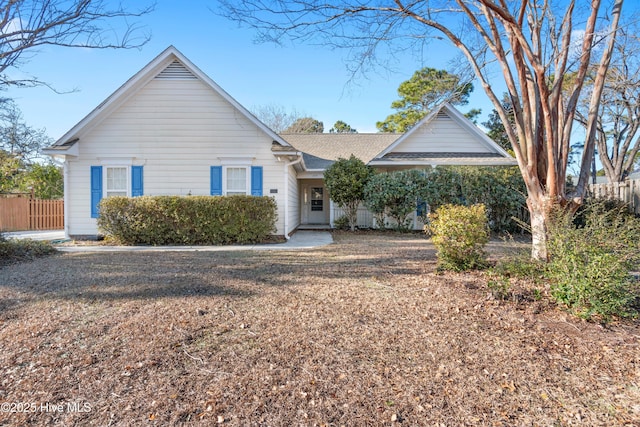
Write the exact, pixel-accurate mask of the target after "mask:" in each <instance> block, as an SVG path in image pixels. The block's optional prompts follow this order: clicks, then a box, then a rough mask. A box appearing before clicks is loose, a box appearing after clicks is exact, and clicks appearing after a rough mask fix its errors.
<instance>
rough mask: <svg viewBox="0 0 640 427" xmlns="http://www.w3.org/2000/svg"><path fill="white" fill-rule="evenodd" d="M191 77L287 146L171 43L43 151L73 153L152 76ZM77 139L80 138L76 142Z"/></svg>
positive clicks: (152, 77)
mask: <svg viewBox="0 0 640 427" xmlns="http://www.w3.org/2000/svg"><path fill="white" fill-rule="evenodd" d="M175 77H180V78H193V79H199V80H201V81H202V82H204V83H205V84H206V85H207V86H208V87H210V88H211V89H212V90H213V91H215V92H216V93H217V94H218V95H220V96H221V97H222V98H223V99H225V100H226V101H227V102H229V103H230V104H231V105H233V107H234V108H235V109H237V110H238V111H239V112H240V113H241V114H242V115H244V116H245V117H246V118H247V119H248V120H249V121H251V122H252V123H253V124H255V125H256V126H257V127H258V128H259V129H260V130H262V131H263V132H264V133H266V134H267V135H269V136H270V137H271V138H272V139H273V140H274V141H276V142H278V143H279V144H280V145H283V146H290V145H289V143H288V142H286V141H285V140H284V139H282V138H281V137H280V136H279V135H278V134H276V133H275V132H274V131H272V130H271V129H270V128H269V127H267V125H265V124H264V123H262V122H261V121H260V120H258V119H257V118H256V117H255V116H254V115H253V114H251V113H250V112H249V110H247V109H246V108H244V107H243V106H242V105H241V104H240V103H239V102H238V101H236V100H235V99H234V98H233V97H232V96H231V95H229V94H228V93H227V92H226V91H224V89H222V88H221V87H220V86H218V84H217V83H216V82H214V81H213V80H212V79H211V78H210V77H209V76H207V75H206V74H205V73H203V72H202V71H201V70H200V69H199V68H198V67H196V66H195V65H194V64H193V63H192V62H191V61H189V59H187V57H185V56H184V55H183V54H182V53H181V52H180V51H179V50H178V49H176V48H175V47H174V46H169V47H168V48H166V49H165V50H164V51H163V52H162V53H160V54H159V55H158V56H156V57H155V58H154V59H153V60H152V61H151V62H149V63H148V64H147V65H146V66H145V67H143V68H142V69H141V70H140V71H138V72H137V73H136V74H135V75H133V76H132V77H131V78H130V79H129V80H127V81H126V82H125V83H124V84H123V85H122V86H120V87H119V88H118V89H117V90H116V91H115V92H114V93H112V94H111V95H110V96H109V97H108V98H107V99H105V100H104V101H103V102H102V103H100V104H99V105H98V106H97V107H96V108H94V109H93V111H91V112H90V113H89V114H88V115H87V116H86V117H84V118H83V119H82V120H80V122H78V123H77V124H76V125H75V126H74V127H73V128H71V129H70V130H69V131H68V132H67V133H65V134H64V135H63V136H62V137H61V138H60V139H58V140H57V141H56V142H55V143H54V144H53V146H52V147H50V148H48V149H46V150H43V152H44V153H45V154H52V155H56V154H73V153H71V152H69V148H71V147H73V146H74V144H71V145H69V143H70V142H71V141H74V140H75V141H78V140H79V139H81V138H82V135H83V134H85V133H86V132H87V131H88V130H90V129H92V128H94V127H95V126H96V125H98V124H99V123H100V122H102V120H103V119H105V118H106V117H107V116H108V115H109V114H110V113H111V112H113V111H115V110H116V109H117V108H118V107H119V106H121V105H122V104H124V102H125V101H127V100H128V99H130V98H131V97H132V96H133V95H135V94H136V93H137V92H138V91H139V90H140V89H142V88H143V87H144V86H145V85H146V84H147V83H148V82H149V81H151V80H152V79H154V78H159V79H170V78H175ZM80 142H81V141H80ZM65 147H67V148H65Z"/></svg>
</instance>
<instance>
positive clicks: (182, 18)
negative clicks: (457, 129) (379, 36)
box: [6, 0, 491, 139]
mask: <svg viewBox="0 0 640 427" xmlns="http://www.w3.org/2000/svg"><path fill="white" fill-rule="evenodd" d="M214 5H215V2H212V1H207V0H189V1H188V2H187V1H185V2H176V1H172V0H159V1H158V2H157V5H156V8H155V11H154V12H152V13H151V14H149V15H147V16H144V17H142V18H140V20H139V25H140V26H141V27H142V30H143V31H146V32H150V33H151V41H150V42H149V43H147V44H146V45H144V46H143V47H142V49H141V50H137V49H133V50H91V49H78V48H46V49H44V48H43V49H41V50H40V51H39V52H37V54H36V55H34V56H33V57H32V58H31V60H30V61H29V62H28V63H26V64H25V65H24V66H22V67H21V68H20V70H19V71H17V70H12V71H11V74H12V75H13V76H16V77H18V76H21V75H22V74H21V73H25V74H30V75H35V76H37V77H38V78H40V79H41V80H43V81H45V82H47V83H49V84H51V85H52V86H54V87H55V88H56V89H57V90H58V91H71V90H75V91H74V92H71V93H65V94H57V93H54V92H53V91H51V90H50V89H48V88H45V87H40V88H31V89H11V90H10V91H8V92H7V93H6V96H9V97H11V98H14V99H15V100H16V102H17V103H18V105H19V107H20V108H21V110H22V112H23V114H24V117H25V121H26V122H27V123H28V124H29V125H30V126H33V127H36V128H46V130H47V133H48V134H49V136H51V137H52V138H54V139H57V138H59V137H60V136H62V135H63V134H64V133H65V132H66V131H67V130H69V129H70V128H71V127H72V126H74V125H75V124H76V123H77V122H78V121H80V120H81V119H82V118H83V117H84V116H85V115H87V114H88V113H89V112H90V111H91V110H92V109H93V108H95V107H96V106H97V105H98V104H99V103H101V102H102V101H103V100H104V99H105V98H106V97H107V96H109V95H110V94H111V93H112V92H113V91H115V90H116V89H117V88H118V87H119V86H120V85H122V84H123V83H124V82H125V81H126V80H127V79H128V78H129V77H131V76H132V75H133V74H135V73H136V72H138V71H139V70H140V69H141V68H142V67H144V66H145V65H146V64H147V63H148V62H149V61H151V60H152V59H153V58H154V57H155V56H156V55H158V54H159V53H160V52H162V51H163V50H164V49H165V48H166V47H167V46H169V45H174V46H175V47H176V48H178V49H179V50H180V51H181V52H182V53H183V54H185V55H186V56H187V57H188V58H189V59H190V60H191V61H192V62H193V63H195V64H196V65H197V66H198V67H199V68H200V69H201V70H202V71H204V72H205V73H206V74H207V75H209V76H210V77H211V78H212V79H213V80H214V81H216V83H218V84H219V85H220V86H222V87H223V88H224V89H225V90H226V91H227V92H228V93H229V94H230V95H231V96H233V97H234V98H235V99H236V100H238V101H239V102H240V103H241V104H243V105H244V106H245V107H247V108H248V109H250V110H251V109H253V107H255V106H263V105H268V104H276V105H281V106H283V107H285V108H286V109H287V110H292V109H296V110H297V111H298V112H300V113H305V114H307V115H310V116H312V117H314V118H316V119H318V120H320V121H322V122H324V126H325V131H328V130H329V128H331V126H332V125H333V124H334V123H335V122H336V121H337V120H343V121H345V122H347V123H348V124H350V125H351V126H352V127H354V128H356V129H357V130H358V131H359V132H376V127H375V123H376V121H380V120H383V119H384V118H385V117H386V116H387V115H388V114H390V113H392V110H391V108H390V105H391V102H392V101H393V100H395V99H396V98H397V88H398V85H399V84H400V83H401V82H402V81H404V80H406V79H408V78H409V77H411V75H412V74H413V73H414V71H416V70H417V69H419V68H421V67H425V66H429V67H434V68H447V66H448V61H449V60H450V59H451V58H452V57H453V55H454V54H455V53H456V51H455V49H454V48H452V47H451V46H450V45H448V44H446V43H444V42H439V44H435V45H431V46H430V47H429V48H428V49H426V50H425V51H424V52H423V54H422V55H420V57H416V56H415V55H412V54H411V53H410V52H407V53H406V54H401V55H400V56H399V57H398V61H397V62H396V63H395V64H394V65H393V68H394V69H393V70H387V69H384V68H378V69H376V70H374V71H373V72H371V73H369V74H368V77H367V78H364V77H359V78H357V79H356V80H355V81H350V80H351V77H352V76H351V74H350V72H349V71H348V70H347V67H346V62H345V61H346V60H347V52H344V51H341V50H330V49H328V48H324V47H322V46H309V45H290V44H289V45H286V46H276V45H273V44H256V43H254V36H255V32H254V31H253V30H252V29H250V28H239V27H238V26H237V24H236V23H234V22H231V21H228V20H226V19H224V18H222V17H219V16H217V15H216V14H214V13H213V12H212V11H211V10H210V8H211V7H213V6H214ZM471 107H478V108H482V110H483V115H482V117H481V120H480V121H483V120H484V118H485V117H486V115H487V114H488V113H489V112H490V111H491V105H490V103H489V102H488V100H487V98H486V97H485V95H484V94H483V93H482V89H481V88H479V87H476V90H475V92H474V94H473V95H472V97H471V101H470V103H469V105H468V106H465V107H462V108H461V110H462V111H467V110H468V109H469V108H471Z"/></svg>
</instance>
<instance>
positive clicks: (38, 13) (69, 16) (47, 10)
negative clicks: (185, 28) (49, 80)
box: [0, 0, 153, 87]
mask: <svg viewBox="0 0 640 427" xmlns="http://www.w3.org/2000/svg"><path fill="white" fill-rule="evenodd" d="M152 10H153V5H152V4H151V5H148V6H145V7H143V8H141V9H137V10H130V9H126V8H125V7H124V6H122V5H118V4H117V3H115V4H114V3H113V2H109V1H107V0H3V1H0V87H7V86H36V85H42V84H45V85H46V82H42V81H40V80H38V79H37V77H34V78H28V79H12V78H10V77H9V76H7V74H6V71H7V69H8V68H12V67H13V68H16V67H20V66H21V65H23V64H24V63H25V62H27V61H28V60H29V58H30V57H31V56H32V55H33V54H35V53H36V52H37V50H38V48H40V47H43V46H65V47H84V48H98V49H107V48H113V49H127V48H135V47H140V46H142V45H144V44H145V43H146V42H147V41H148V40H149V35H148V34H144V33H142V32H141V28H139V27H138V26H137V25H136V24H135V23H132V22H130V20H131V19H132V18H136V17H140V16H142V15H144V14H147V13H149V12H151V11H152Z"/></svg>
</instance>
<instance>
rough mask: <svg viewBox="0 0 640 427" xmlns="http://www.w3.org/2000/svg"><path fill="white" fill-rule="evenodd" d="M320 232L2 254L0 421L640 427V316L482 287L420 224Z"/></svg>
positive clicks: (478, 277) (475, 275)
mask: <svg viewBox="0 0 640 427" xmlns="http://www.w3.org/2000/svg"><path fill="white" fill-rule="evenodd" d="M334 238H335V240H336V243H335V244H333V245H330V246H327V247H324V248H319V249H316V250H312V251H306V252H303V251H296V252H293V251H292V252H276V251H273V252H271V251H269V252H251V251H247V252H195V253H194V252H182V253H181V252H168V253H148V252H147V253H142V252H137V253H136V252H131V253H93V254H91V253H75V254H64V255H56V256H52V257H47V258H42V259H38V260H35V261H32V262H27V263H21V264H15V265H10V266H6V267H4V268H2V269H0V348H1V351H0V403H1V404H2V411H1V412H0V425H12V426H13V425H16V426H17V425H65V426H88V425H98V426H106V425H113V426H120V425H175V424H181V423H185V424H196V425H199V424H202V425H211V424H217V423H220V424H222V425H230V426H246V425H265V426H291V425H303V426H314V425H317V426H321V425H326V426H341V425H345V426H372V425H375V426H378V425H407V426H434V425H445V426H476V425H487V426H514V425H518V426H521V425H531V426H556V425H557V426H571V425H575V426H578V425H579V426H637V425H640V347H639V340H640V325H638V323H633V322H627V323H618V324H614V325H612V326H609V327H606V328H604V327H602V326H600V325H597V324H593V323H586V322H583V321H580V320H576V319H574V318H572V317H570V316H568V315H566V314H565V313H564V312H562V311H561V310H559V309H557V308H555V307H554V306H553V305H551V304H550V303H548V302H547V301H546V298H545V292H544V289H543V290H542V299H541V300H540V301H533V300H525V301H523V300H519V301H513V300H512V301H507V302H503V301H497V300H495V299H494V298H493V297H492V296H491V293H490V292H489V291H488V289H487V286H486V283H487V279H486V278H485V277H484V276H483V275H482V274H480V273H473V274H471V273H467V274H437V272H436V271H435V251H434V249H433V246H432V245H431V244H430V243H429V241H428V240H426V239H425V238H423V237H421V236H416V235H396V234H375V233H362V234H356V235H351V234H349V233H336V234H335V236H334ZM500 246H501V245H499V244H494V248H493V249H494V251H498V252H499V251H500V250H501V247H500ZM494 256H496V255H495V252H494Z"/></svg>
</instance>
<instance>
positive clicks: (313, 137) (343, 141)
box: [280, 133, 400, 170]
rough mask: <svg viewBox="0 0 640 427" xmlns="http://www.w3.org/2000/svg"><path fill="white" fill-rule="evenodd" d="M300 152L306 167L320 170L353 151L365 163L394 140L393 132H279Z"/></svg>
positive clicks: (397, 135) (346, 156) (395, 137)
mask: <svg viewBox="0 0 640 427" xmlns="http://www.w3.org/2000/svg"><path fill="white" fill-rule="evenodd" d="M280 136H282V137H283V138H284V139H286V140H287V141H288V142H289V143H290V144H291V145H292V146H294V147H295V148H296V149H297V150H299V151H302V155H303V157H304V163H305V165H306V167H307V169H308V170H324V169H326V168H328V167H329V166H331V164H332V163H333V162H335V161H336V160H338V159H339V158H344V159H348V158H349V157H351V155H352V154H353V155H354V156H356V157H357V158H359V159H360V160H362V161H363V162H365V163H369V162H370V161H371V160H372V159H373V158H374V157H375V156H376V154H378V153H379V152H380V151H382V150H384V149H385V148H386V147H388V146H389V145H390V144H391V143H393V141H395V140H396V139H398V137H399V136H400V134H397V133H295V134H294V133H291V134H281V135H280Z"/></svg>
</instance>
